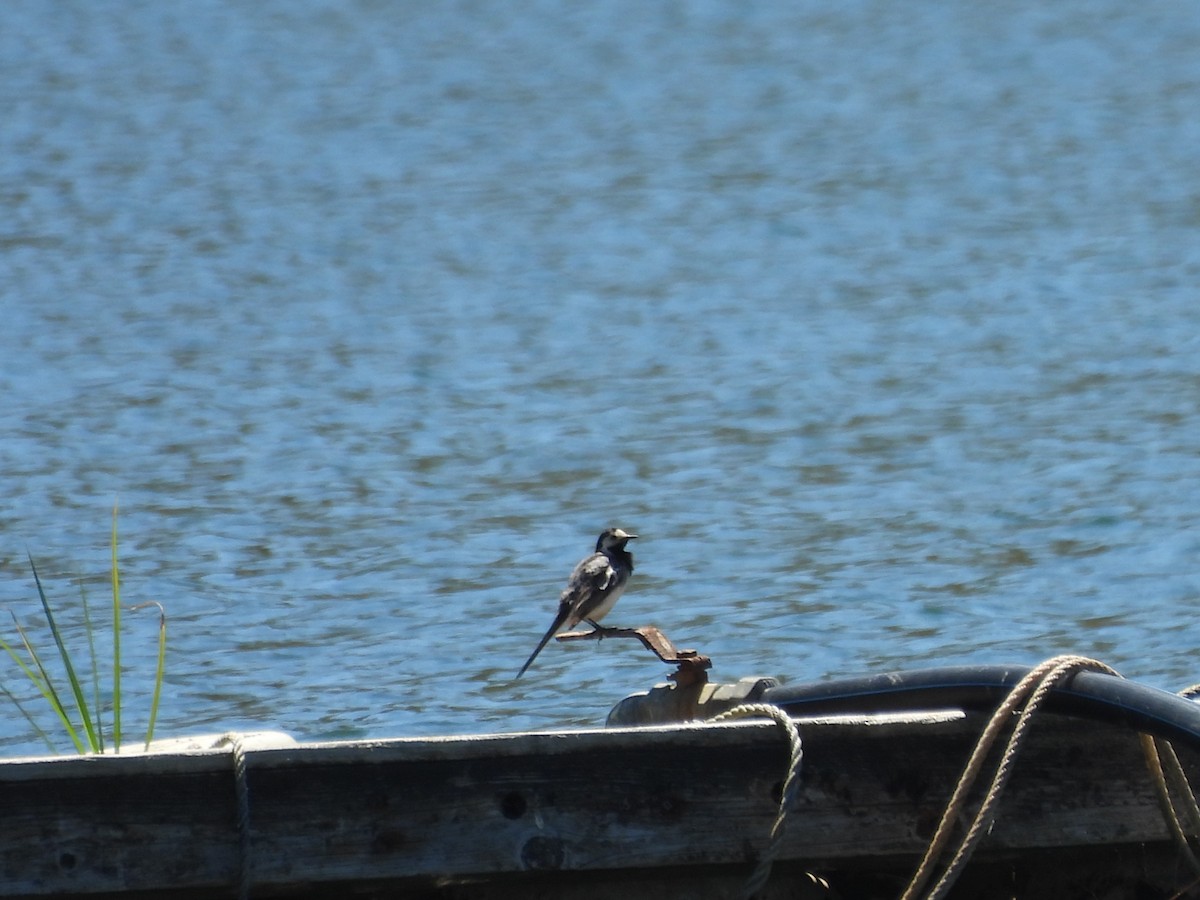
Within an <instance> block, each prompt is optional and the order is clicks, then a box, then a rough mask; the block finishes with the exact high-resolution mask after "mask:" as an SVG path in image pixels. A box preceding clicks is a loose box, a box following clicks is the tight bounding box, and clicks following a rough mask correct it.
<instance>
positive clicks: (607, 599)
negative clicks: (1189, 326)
mask: <svg viewBox="0 0 1200 900" xmlns="http://www.w3.org/2000/svg"><path fill="white" fill-rule="evenodd" d="M636 537H637V535H636V534H630V533H629V532H627V531H622V530H621V529H620V528H606V529H604V531H602V532H600V537H598V538H597V539H596V551H595V552H594V553H593V554H592V555H591V556H588V557H587V558H585V559H583V560H580V562H579V565H577V566H576V567H575V570H574V571H573V572H572V573H571V577H570V578H568V579H567V586H566V587H565V588H563V592H562V594H560V595H559V598H558V612H557V613H556V614H555V616H554V621H553V622H552V623H550V629H549V630H548V631H547V632H546V633H545V634H544V635H542V639H541V640H540V641H538V645H537V647H536V648H535V649H534V651H533V653H532V654H530V656H529V659H527V660H525V665H523V666H521V671H520V672H518V673H517V678H520V677H521V676H522V675H524V674H525V670H526V669H528V668H529V667H530V666H531V665H532V664H533V661H534V660H535V659H537V655H538V654H539V653H541V652H542V648H543V647H545V646H546V644H547V643H548V642H549V641H550V638H552V637H553V636H554V635H555V633H557V632H558V630H559V629H560V628H562V627H563V626H564V625H565V626H566V627H567V628H573V627H575V626H576V625H578V624H579V623H580V622H587V623H588V624H589V625H591V626H592V628H595V629H596V630H599V629H600V626H599V625H598V624H597V623H598V622H599V621H600V620H601V619H603V618H604V617H605V616H606V615H608V613H609V612H610V611H611V610H612V608H613V604H614V603H616V602H617V598H618V597H620V596H621V593H622V592H623V591H624V590H625V585H626V584H628V583H629V576H630V575H632V574H633V556H632V554H630V552H629V551H628V550H626V549H625V546H626V545H627V544H628V543H629V542H630V541H632V540H633V539H634V538H636ZM514 680H515V679H514Z"/></svg>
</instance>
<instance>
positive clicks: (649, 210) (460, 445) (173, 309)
mask: <svg viewBox="0 0 1200 900" xmlns="http://www.w3.org/2000/svg"><path fill="white" fill-rule="evenodd" d="M1198 45H1200V8H1197V7H1195V6H1191V5H1187V4H1180V3H1174V2H1149V3H1144V4H1138V5H1136V6H1130V5H1127V4H1122V3H1116V2H1101V3H1089V4H1082V3H1060V4H1053V5H1050V6H1046V5H1044V4H1040V3H1032V2H1029V3H1024V2H1013V3H1005V4H1002V5H1001V6H999V7H986V8H985V7H975V6H962V7H955V6H953V5H946V4H941V3H934V2H918V3H910V4H903V5H888V4H876V3H865V2H864V3H855V2H852V3H847V4H841V5H836V6H830V5H827V4H808V3H799V4H771V3H756V2H752V3H748V4H724V3H707V2H700V3H693V4H686V5H675V4H649V5H642V4H637V3H630V2H618V3H612V4H604V5H599V6H592V7H587V8H578V7H575V6H572V5H570V4H557V3H549V2H545V3H536V2H534V3H518V4H501V3H494V2H486V0H480V2H461V3H445V4H415V5H414V4H388V3H374V2H366V0H364V2H359V3H350V4H341V3H321V2H316V0H313V2H288V3H283V2H273V0H272V2H263V3H258V4H250V5H246V4H231V3H224V2H215V0H214V2H204V3H195V4H187V5H186V6H180V5H178V4H155V3H130V4H124V5H123V6H122V7H121V9H120V12H114V11H113V10H112V9H111V8H108V7H105V8H101V7H91V6H81V5H79V4H67V3H54V2H45V0H36V2H34V0H27V2H26V0H21V2H14V3H10V4H8V5H7V6H6V11H5V25H4V28H3V29H0V105H2V106H3V108H4V109H5V116H4V119H5V124H4V127H3V129H0V151H2V152H0V199H2V203H3V209H4V211H5V215H4V217H3V221H2V222H0V311H2V325H0V395H2V396H3V398H4V408H5V410H6V415H5V417H4V419H3V425H2V428H3V439H2V441H0V461H2V463H3V474H4V477H3V479H0V529H2V531H0V535H2V540H0V575H2V580H0V584H3V588H2V596H3V599H4V603H5V605H7V606H8V607H10V608H11V609H12V610H13V611H14V612H16V613H17V614H18V615H19V616H20V617H21V618H22V620H23V621H26V622H28V623H30V624H31V625H33V626H34V629H35V631H38V623H39V622H40V617H39V609H38V604H37V599H36V593H35V592H34V589H33V585H32V583H31V578H30V574H29V571H28V565H27V562H26V560H25V552H26V548H28V549H29V550H30V551H31V552H32V553H33V554H34V556H35V558H37V559H38V561H39V565H40V568H41V570H42V573H43V576H44V577H45V580H46V582H47V588H48V591H49V593H50V596H51V598H52V599H53V600H54V601H55V602H56V604H57V605H58V606H59V607H60V609H61V612H60V615H61V616H62V617H63V618H64V620H69V621H70V622H72V623H75V622H77V621H78V618H79V616H78V612H77V606H78V588H77V587H76V586H75V582H76V581H77V580H79V579H80V578H81V579H82V580H83V581H84V582H86V590H87V592H88V596H89V597H90V598H91V599H92V601H93V604H94V605H96V604H99V605H102V604H103V603H104V602H105V600H106V588H105V578H106V577H107V557H108V528H109V520H110V515H111V511H112V505H113V502H114V501H115V500H118V499H119V501H120V504H121V511H120V528H121V558H122V565H123V577H124V592H125V598H126V599H127V600H128V601H129V602H131V603H132V602H136V601H142V600H152V599H153V600H158V601H161V602H162V603H163V604H164V605H165V606H166V608H167V611H168V615H169V617H170V620H169V640H170V650H169V660H168V685H167V687H166V691H165V697H164V700H163V711H162V717H161V721H160V725H159V733H160V734H177V733H187V732H194V731H202V730H207V731H212V730H223V729H225V728H230V727H250V726H266V727H274V728H281V729H284V730H287V731H290V732H291V733H293V734H295V735H296V736H297V737H300V738H324V737H361V736H392V735H408V734H430V733H436V732H447V731H456V732H457V731H478V730H511V729H518V728H527V727H548V726H554V725H563V724H581V723H585V724H594V723H597V722H599V721H601V720H602V718H603V716H604V714H605V713H606V712H607V710H608V708H609V707H610V706H611V705H612V704H613V703H614V702H615V701H616V700H617V699H619V698H620V697H621V696H623V695H624V694H626V693H628V692H630V691H634V690H639V689H643V688H645V687H647V686H649V685H650V684H651V683H653V682H654V681H656V680H659V679H660V678H661V676H662V674H663V670H662V667H661V665H660V664H658V663H657V662H656V661H655V660H653V659H652V658H648V657H645V656H642V655H640V654H639V653H638V652H636V651H635V650H634V649H633V648H632V647H629V646H624V645H623V644H622V643H621V642H616V641H606V642H603V643H602V644H600V645H599V646H593V645H571V646H551V647H549V648H547V650H546V652H545V653H543V655H542V656H541V657H540V658H539V660H538V661H537V663H536V664H535V666H534V667H533V669H532V670H531V671H530V672H529V673H528V674H527V675H526V676H525V678H523V679H522V680H521V681H520V682H518V683H517V684H513V683H512V682H511V677H512V675H513V674H514V673H515V671H516V669H517V668H518V666H519V665H520V663H521V662H522V661H523V660H524V658H525V656H526V655H527V654H528V652H529V650H530V649H531V648H532V646H533V644H534V642H535V641H536V639H537V638H538V637H539V636H540V634H541V632H542V631H543V630H544V628H545V627H546V625H547V624H548V623H549V619H550V617H551V614H552V612H553V608H554V605H555V602H556V597H557V593H558V591H559V589H560V588H561V586H562V583H563V581H564V579H565V577H566V575H567V573H568V572H569V571H570V568H571V566H572V565H573V564H574V563H575V561H576V560H577V559H578V558H580V557H581V556H582V555H584V554H585V553H586V552H587V551H588V550H590V549H591V545H592V544H593V542H594V540H595V535H596V533H597V532H598V531H599V530H600V529H601V528H602V527H604V526H605V525H608V524H620V525H623V526H625V527H627V528H631V529H636V530H637V531H638V532H639V533H640V534H641V535H642V536H643V537H642V539H641V540H640V541H639V542H637V544H636V546H635V548H634V549H635V554H636V556H637V564H638V570H637V574H636V575H635V576H634V579H635V580H634V582H633V585H632V587H631V589H630V590H629V592H628V593H627V594H626V596H625V597H624V598H623V599H622V600H621V603H620V604H619V605H618V606H617V609H616V611H615V612H614V613H613V614H612V616H611V617H610V619H609V622H610V623H613V624H625V625H634V624H643V623H654V624H657V625H659V626H660V627H662V628H663V629H664V630H665V631H666V632H667V633H668V634H669V635H671V636H672V637H673V638H675V639H676V640H677V641H678V642H679V643H681V644H684V645H691V646H696V647H698V648H699V649H701V650H702V651H703V652H705V653H707V654H709V655H710V656H712V657H713V658H714V660H715V663H716V668H715V671H714V677H716V678H719V679H723V680H733V679H735V678H737V677H740V676H742V675H747V674H772V675H778V676H781V677H783V678H785V679H787V680H789V681H792V682H797V681H801V680H806V679H820V678H825V677H830V676H833V675H841V674H857V673H862V672H867V671H878V670H882V669H886V668H902V667H910V666H921V665H928V664H936V663H942V662H947V663H948V662H963V661H978V662H998V661H1005V662H1007V661H1025V662H1032V661H1036V660H1038V659H1041V658H1043V657H1046V656H1048V655H1051V654H1054V653H1057V652H1062V651H1077V652H1083V653H1088V654H1094V655H1097V656H1099V657H1101V658H1103V659H1104V660H1106V661H1108V662H1110V663H1112V664H1114V665H1116V666H1117V667H1118V668H1120V669H1122V670H1123V671H1124V672H1125V673H1126V674H1127V675H1130V676H1132V677H1138V678H1141V679H1143V680H1146V681H1148V682H1150V683H1154V684H1159V685H1162V686H1182V685H1183V684H1184V683H1190V682H1192V681H1195V680H1200V666H1198V665H1197V664H1196V662H1195V650H1196V646H1197V643H1198V640H1200V626H1198V625H1197V624H1196V616H1195V609H1196V605H1197V600H1198V599H1200V570H1198V560H1200V532H1198V531H1197V527H1196V526H1197V523H1198V522H1200V512H1198V509H1200V504H1198V503H1197V498H1198V494H1200V297H1198V296H1197V288H1196V285H1197V284H1198V283H1200V180H1198V177H1197V174H1196V171H1197V170H1196V166H1195V159H1196V149H1195V148H1196V147H1200V115H1197V111H1198V110H1200V55H1197V54H1196V52H1195V47H1196V46H1198ZM127 625H128V626H129V628H130V634H129V636H128V638H127V645H126V654H127V661H128V662H129V664H130V666H131V670H132V671H131V672H130V674H129V677H128V679H127V684H126V690H127V691H132V692H133V693H134V694H135V695H136V696H135V698H134V703H133V705H132V706H131V711H130V712H127V714H126V728H127V729H129V728H130V727H134V728H136V727H138V725H139V723H140V721H141V720H142V719H143V718H144V715H143V714H142V709H143V708H144V705H142V704H143V701H144V699H145V691H146V687H147V685H146V680H145V679H146V675H147V673H148V669H149V668H150V667H151V665H152V661H153V659H152V656H153V634H154V621H153V616H152V615H150V614H148V613H138V614H133V615H131V616H129V617H127ZM72 631H73V632H74V633H75V634H76V638H77V639H78V637H79V635H78V631H77V628H76V626H75V625H72ZM38 633H43V632H40V631H39V632H38ZM6 634H7V635H8V637H9V639H11V637H12V636H13V633H12V632H11V631H9V632H6ZM0 662H3V663H4V664H5V665H6V666H7V668H4V669H0V677H2V678H3V683H4V684H5V685H6V686H8V687H10V688H11V689H13V690H16V691H18V692H19V693H21V694H22V696H24V695H25V694H27V693H28V688H26V687H25V686H24V685H23V684H22V677H21V676H20V673H19V672H18V671H17V670H16V669H15V668H14V667H12V666H10V665H8V661H7V660H3V659H0ZM139 717H140V718H139ZM47 726H48V723H47ZM0 744H2V745H3V746H4V747H5V748H6V752H18V751H25V750H37V749H38V748H39V747H41V746H43V745H42V744H41V743H40V742H39V741H38V740H37V738H36V736H34V735H33V733H32V731H31V729H30V728H29V727H28V726H27V724H26V723H25V722H24V721H23V720H21V719H20V718H19V717H17V716H16V715H8V716H6V717H5V722H4V723H3V724H0Z"/></svg>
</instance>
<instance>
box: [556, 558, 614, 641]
mask: <svg viewBox="0 0 1200 900" xmlns="http://www.w3.org/2000/svg"><path fill="white" fill-rule="evenodd" d="M616 580H617V571H616V569H614V568H613V565H612V561H611V560H609V558H608V557H607V556H605V555H604V554H603V553H593V554H592V555H591V556H589V557H588V558H587V559H585V560H584V561H583V562H581V563H580V564H579V565H577V566H576V567H575V571H574V572H572V573H571V578H570V580H569V581H568V582H567V586H566V589H565V590H563V592H562V600H561V603H562V604H563V605H566V606H568V607H569V608H570V610H571V612H570V614H569V616H568V617H567V627H568V628H573V627H575V626H576V625H578V624H579V623H580V622H582V621H583V620H584V619H586V618H587V617H588V615H589V614H590V613H591V611H592V610H593V609H595V607H596V604H597V603H599V601H600V600H601V598H603V596H604V593H605V591H607V590H608V589H609V588H611V587H612V586H613V584H614V583H615V582H616Z"/></svg>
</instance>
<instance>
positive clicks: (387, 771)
mask: <svg viewBox="0 0 1200 900" xmlns="http://www.w3.org/2000/svg"><path fill="white" fill-rule="evenodd" d="M683 659H687V660H691V662H687V663H683V662H680V660H683ZM675 662H676V663H677V664H678V669H677V671H676V673H675V676H676V677H675V678H674V680H673V681H671V682H669V683H664V684H660V685H657V686H655V687H654V688H652V689H650V690H648V691H645V692H642V693H639V694H635V695H631V696H628V697H626V698H624V699H623V700H621V701H620V702H618V703H617V704H616V705H615V706H614V708H613V711H612V713H611V714H610V716H609V721H608V722H607V723H606V725H605V726H604V727H596V728H589V729H574V730H558V731H545V732H528V733H515V734H475V735H454V736H447V737H436V738H425V737H422V738H395V739H387V740H367V741H341V742H320V743H305V742H297V741H294V740H292V739H291V738H290V737H288V736H286V735H282V734H276V733H259V734H240V735H239V734H232V735H224V736H220V737H210V738H203V739H188V740H184V741H174V742H167V743H165V744H159V745H156V746H155V747H154V748H153V749H152V750H151V752H146V753H131V754H125V753H122V754H120V755H98V756H80V757H53V758H22V759H9V760H5V761H3V762H0V796H2V797H3V798H4V819H5V827H4V829H3V831H2V832H0V894H3V895H4V896H6V897H46V896H56V897H63V896H76V897H93V898H95V897H114V898H115V897H131V898H132V897H137V898H147V900H155V898H168V897H170V898H203V900H207V898H229V897H290V898H297V900H310V898H318V897H320V898H327V897H335V896H352V897H378V898H384V897H388V898H392V897H405V898H407V897H413V898H431V900H432V898H455V900H507V898H537V897H556V898H568V900H597V898H621V900H640V898H652V897H653V898H656V900H661V898H664V897H666V898H673V897H680V898H683V897H686V898H689V900H692V898H696V900H705V898H718V897H719V898H727V897H750V896H754V897H762V898H785V897H787V898H804V900H816V898H856V900H864V898H865V900H873V898H896V897H900V896H902V895H903V896H910V897H914V898H915V897H927V896H932V897H938V896H946V897H954V898H983V900H991V898H997V900H999V898H1021V900H1042V898H1046V900H1050V898H1053V900H1071V898H1080V900H1082V898H1105V900H1116V898H1126V897H1128V898H1142V897H1162V898H1167V897H1188V896H1196V895H1197V893H1198V888H1200V872H1198V871H1197V869H1196V866H1197V864H1196V859H1195V856H1194V855H1192V850H1191V848H1190V847H1189V842H1190V843H1191V844H1193V845H1194V837H1195V835H1196V834H1197V832H1198V831H1200V809H1197V808H1196V804H1195V799H1194V797H1193V796H1192V795H1191V793H1190V789H1189V788H1188V787H1187V783H1188V780H1189V779H1190V780H1191V782H1192V783H1195V779H1196V777H1197V775H1200V705H1197V704H1196V703H1195V702H1193V701H1192V700H1190V699H1187V698H1184V697H1180V696H1177V695H1174V694H1170V693H1168V692H1165V691H1161V690H1158V689H1155V688H1151V687H1147V686H1145V685H1139V684H1136V683H1133V682H1130V681H1126V680H1124V679H1121V678H1119V677H1118V676H1116V675H1114V674H1109V673H1108V671H1107V670H1105V669H1104V667H1100V666H1098V665H1090V664H1089V665H1082V664H1080V663H1078V662H1077V661H1076V658H1071V660H1070V661H1062V660H1056V661H1051V662H1052V663H1055V665H1046V666H1042V667H1036V668H1034V669H1030V668H1029V667H1027V666H980V667H969V668H962V667H959V668H954V669H947V668H941V669H930V670H923V671H919V672H909V673H904V672H900V673H887V674H877V675H870V676H866V677H862V678H853V679H839V680H831V681H825V682H819V683H815V684H810V685H798V686H789V685H781V684H778V683H776V682H775V680H774V679H771V678H747V679H742V680H741V681H739V682H736V683H728V684H718V683H712V682H710V681H709V680H708V679H707V677H706V672H707V669H708V666H707V665H706V663H707V660H705V659H704V657H700V656H699V655H698V654H695V653H694V651H683V652H682V655H680V654H677V656H676V659H675ZM1047 672H1048V673H1049V674H1047ZM1035 676H1038V677H1035ZM1021 691H1024V694H1023V695H1022V696H1017V695H1018V694H1019V693H1020V692H1021ZM1039 692H1040V693H1039ZM1014 697H1015V698H1016V699H1014ZM720 714H725V715H726V716H727V717H726V718H717V720H716V721H714V717H719V716H720ZM730 714H732V717H729V716H730ZM989 734H990V735H991V743H987V741H986V740H985V739H986V738H987V737H988V735H989ZM1014 738H1019V741H1017V747H1016V749H1015V750H1013V740H1014ZM1010 750H1013V752H1011V753H1010ZM976 758H978V760H979V764H978V766H977V772H976V775H975V776H972V777H971V778H967V777H965V776H967V775H970V774H971V773H970V772H969V771H968V770H969V769H970V768H971V764H972V763H973V762H974V761H975V760H976ZM1148 761H1150V764H1149V765H1148ZM1155 761H1157V763H1155ZM1156 765H1157V769H1156V768H1155V767H1156ZM1005 767H1006V768H1005ZM956 804H958V805H957V806H956ZM988 804H991V806H990V808H988V806H987V805H988ZM981 805H982V806H984V807H985V809H984V813H983V815H982V816H977V815H976V812H977V811H978V810H979V809H980V807H981ZM972 822H974V824H975V833H974V835H973V836H972V835H971V834H970V830H971V829H970V827H969V826H970V823H972ZM971 840H974V841H975V843H974V846H968V844H969V843H970V841H971ZM939 841H941V846H940V847H936V846H935V845H936V844H937V843H938V842H939ZM956 847H958V848H960V849H964V848H965V849H966V851H967V852H966V858H965V859H957V858H955V859H952V858H951V857H952V856H953V854H954V849H955V848H956ZM934 851H936V852H934ZM923 869H924V870H926V871H925V872H924V878H925V880H924V881H923V882H920V881H919V879H918V881H914V875H919V874H920V873H921V870H923ZM918 882H919V883H918ZM906 889H907V893H906Z"/></svg>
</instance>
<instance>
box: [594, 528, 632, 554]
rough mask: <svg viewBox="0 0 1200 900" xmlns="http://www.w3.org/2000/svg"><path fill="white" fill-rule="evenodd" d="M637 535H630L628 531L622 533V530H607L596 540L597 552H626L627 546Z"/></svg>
mask: <svg viewBox="0 0 1200 900" xmlns="http://www.w3.org/2000/svg"><path fill="white" fill-rule="evenodd" d="M635 537H637V535H636V534H630V533H629V532H628V531H622V530H621V529H620V528H605V529H604V530H603V531H602V532H600V537H599V538H597V540H596V552H597V553H603V552H604V551H606V550H612V549H614V548H615V549H617V550H624V549H625V545H626V544H627V543H628V542H629V541H632V540H633V539H634V538H635Z"/></svg>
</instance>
